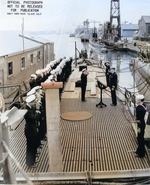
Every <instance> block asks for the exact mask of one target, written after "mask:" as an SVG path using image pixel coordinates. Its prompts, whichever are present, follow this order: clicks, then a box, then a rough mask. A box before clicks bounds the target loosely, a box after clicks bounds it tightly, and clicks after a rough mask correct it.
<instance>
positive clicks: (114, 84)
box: [110, 67, 117, 106]
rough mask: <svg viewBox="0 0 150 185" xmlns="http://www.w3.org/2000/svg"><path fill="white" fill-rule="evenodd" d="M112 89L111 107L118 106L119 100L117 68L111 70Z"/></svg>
mask: <svg viewBox="0 0 150 185" xmlns="http://www.w3.org/2000/svg"><path fill="white" fill-rule="evenodd" d="M110 89H111V98H112V103H111V104H110V105H111V106H116V105H117V98H116V89H117V73H116V72H115V68H114V67H113V68H111V70H110Z"/></svg>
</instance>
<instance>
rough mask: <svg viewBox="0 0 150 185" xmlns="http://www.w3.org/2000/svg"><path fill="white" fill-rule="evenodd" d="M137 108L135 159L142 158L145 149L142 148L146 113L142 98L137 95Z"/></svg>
mask: <svg viewBox="0 0 150 185" xmlns="http://www.w3.org/2000/svg"><path fill="white" fill-rule="evenodd" d="M136 99H137V104H138V106H137V107H136V119H137V121H138V138H137V140H138V148H137V150H136V154H137V156H136V157H140V158H142V157H144V156H145V147H144V131H145V120H144V117H145V113H146V110H147V108H146V105H145V104H144V96H143V95H138V96H137V97H136Z"/></svg>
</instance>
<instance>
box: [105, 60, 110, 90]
mask: <svg viewBox="0 0 150 185" xmlns="http://www.w3.org/2000/svg"><path fill="white" fill-rule="evenodd" d="M105 66H106V72H105V75H106V82H107V87H109V76H110V63H109V62H105Z"/></svg>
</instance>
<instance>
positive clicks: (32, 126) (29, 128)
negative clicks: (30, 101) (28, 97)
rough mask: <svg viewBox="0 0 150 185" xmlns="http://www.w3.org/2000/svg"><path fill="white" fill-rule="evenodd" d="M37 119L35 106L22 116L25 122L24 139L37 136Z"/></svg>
mask: <svg viewBox="0 0 150 185" xmlns="http://www.w3.org/2000/svg"><path fill="white" fill-rule="evenodd" d="M38 117H39V114H38V113H36V107H35V106H32V107H31V108H28V112H27V113H26V114H25V116H24V118H25V120H26V125H25V136H26V137H33V136H36V135H37V127H36V121H37V119H38Z"/></svg>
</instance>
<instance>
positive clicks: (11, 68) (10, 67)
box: [8, 62, 13, 75]
mask: <svg viewBox="0 0 150 185" xmlns="http://www.w3.org/2000/svg"><path fill="white" fill-rule="evenodd" d="M12 74H13V63H12V62H9V63H8V75H12Z"/></svg>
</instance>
